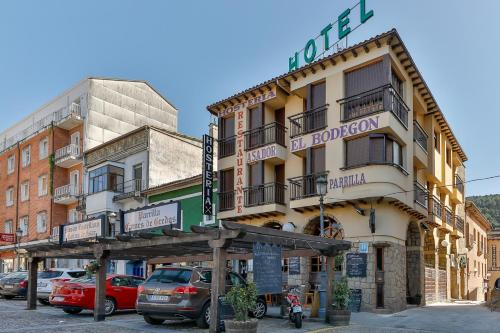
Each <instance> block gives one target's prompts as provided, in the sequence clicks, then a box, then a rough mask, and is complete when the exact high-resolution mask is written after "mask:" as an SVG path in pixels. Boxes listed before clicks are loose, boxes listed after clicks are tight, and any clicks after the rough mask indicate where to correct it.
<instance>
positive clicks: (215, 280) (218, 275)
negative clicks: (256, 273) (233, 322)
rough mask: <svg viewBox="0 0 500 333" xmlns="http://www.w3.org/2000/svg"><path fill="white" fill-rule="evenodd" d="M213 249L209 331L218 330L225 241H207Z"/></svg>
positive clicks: (215, 332)
mask: <svg viewBox="0 0 500 333" xmlns="http://www.w3.org/2000/svg"><path fill="white" fill-rule="evenodd" d="M209 244H210V247H212V249H213V252H214V254H213V268H212V285H211V292H210V328H209V333H219V332H220V321H219V317H220V308H219V296H221V295H223V294H224V291H225V288H226V258H227V252H226V247H227V246H226V242H225V240H213V241H210V242H209Z"/></svg>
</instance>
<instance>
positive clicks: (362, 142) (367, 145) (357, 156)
mask: <svg viewBox="0 0 500 333" xmlns="http://www.w3.org/2000/svg"><path fill="white" fill-rule="evenodd" d="M367 164H391V165H397V166H400V167H403V147H402V146H401V145H400V144H399V143H398V142H397V141H396V140H394V139H392V138H391V137H390V136H388V135H386V134H371V135H369V136H364V137H361V138H358V139H354V140H349V141H346V163H345V165H346V167H356V166H363V165H367Z"/></svg>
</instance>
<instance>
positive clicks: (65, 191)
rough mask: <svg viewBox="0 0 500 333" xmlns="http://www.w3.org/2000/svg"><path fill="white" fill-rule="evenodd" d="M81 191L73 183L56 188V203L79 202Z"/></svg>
mask: <svg viewBox="0 0 500 333" xmlns="http://www.w3.org/2000/svg"><path fill="white" fill-rule="evenodd" d="M79 195H80V191H79V190H78V188H77V187H76V186H75V185H73V184H68V185H64V186H61V187H58V188H56V189H55V190H54V203H56V204H61V205H70V204H73V203H76V202H78V196H79Z"/></svg>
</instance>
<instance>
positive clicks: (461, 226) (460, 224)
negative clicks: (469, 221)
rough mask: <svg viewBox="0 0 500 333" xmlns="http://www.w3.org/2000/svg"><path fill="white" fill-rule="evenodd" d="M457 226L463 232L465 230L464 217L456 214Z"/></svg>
mask: <svg viewBox="0 0 500 333" xmlns="http://www.w3.org/2000/svg"><path fill="white" fill-rule="evenodd" d="M455 226H456V228H457V229H458V230H460V231H461V232H462V233H463V232H464V219H463V218H461V217H460V216H455Z"/></svg>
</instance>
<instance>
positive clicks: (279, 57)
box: [0, 0, 500, 195]
mask: <svg viewBox="0 0 500 333" xmlns="http://www.w3.org/2000/svg"><path fill="white" fill-rule="evenodd" d="M356 2H358V0H336V1H332V0H329V1H323V0H322V1H312V0H308V1H305V0H303V1H297V0H273V1H269V0H253V1H251V2H249V1H236V0H227V1H222V0H221V1H219V0H211V1H202V0H199V1H190V0H182V1H181V0H177V1H174V0H164V1H152V0H149V1H148V0H142V1H132V0H119V1H118V0H106V1H102V0H98V1H91V0H85V1H83V0H80V1H76V0H73V1H62V0H60V1H55V0H44V1H35V0H34V1H23V0H15V1H14V0H11V1H9V0H2V1H1V2H0V131H3V130H4V129H6V128H8V127H10V126H11V125H12V124H14V123H15V122H16V121H18V120H20V119H22V118H23V117H25V116H26V115H28V114H29V113H31V112H33V111H34V110H36V109H37V108H38V107H40V106H42V105H43V104H44V103H46V102H48V101H49V100H51V99H52V98H54V97H56V96H57V95H59V94H60V93H62V92H63V91H64V90H66V89H67V88H69V87H71V86H73V85H74V84H76V83H77V82H79V81H80V80H82V79H83V78H85V77H88V76H101V77H117V78H125V79H139V80H146V81H148V82H150V83H151V84H152V85H153V86H154V87H155V88H156V89H157V90H159V91H160V92H161V93H162V94H163V95H164V96H166V97H167V98H168V99H169V100H170V101H171V102H172V103H173V104H174V105H175V106H176V107H177V108H178V109H179V110H180V111H179V120H178V123H179V131H180V132H182V133H185V134H188V135H193V136H196V137H201V135H202V134H203V133H205V132H207V130H208V123H209V121H210V116H209V113H208V112H207V111H206V106H207V105H209V104H211V103H213V102H216V101H218V100H220V99H222V98H225V97H228V96H230V95H232V94H234V93H236V92H239V91H241V90H243V89H246V88H249V87H251V86H253V85H255V84H258V83H261V82H263V81H265V80H268V79H270V78H272V77H274V76H276V75H280V74H283V73H285V72H286V71H288V58H289V57H290V56H291V55H292V54H293V53H294V52H295V51H298V50H300V49H302V48H303V47H304V45H305V43H306V42H307V40H308V39H309V38H313V37H315V36H316V35H318V34H319V32H320V31H321V29H322V28H323V27H324V26H326V25H327V24H328V23H329V22H334V21H336V19H337V17H338V15H339V14H340V13H342V12H343V11H344V10H345V9H346V8H348V7H352V6H353V5H354V4H355V3H356ZM366 6H367V9H373V11H374V16H373V18H372V19H370V20H369V21H368V22H366V24H364V25H363V26H361V27H360V28H359V29H357V30H356V31H355V32H353V33H352V35H351V36H350V37H349V43H350V45H352V44H353V43H356V42H359V41H362V40H365V39H367V38H370V37H372V36H374V35H376V34H379V33H382V32H385V31H388V30H390V29H392V28H396V29H397V30H398V32H399V33H400V35H401V37H402V39H403V41H404V43H405V44H406V46H407V48H408V49H409V51H410V53H411V55H412V57H413V59H414V60H415V62H416V64H417V66H418V68H419V70H420V72H421V73H422V75H423V77H424V79H425V80H426V82H427V84H428V85H429V87H430V89H431V91H432V93H433V95H434V97H435V98H436V100H437V102H438V104H439V106H440V108H441V109H442V111H443V112H444V114H445V117H446V119H447V120H448V122H449V124H450V125H451V127H452V130H453V132H454V134H455V136H456V137H457V139H458V141H459V142H460V144H461V145H462V147H463V149H464V150H465V152H466V154H467V156H468V158H469V160H468V162H467V163H466V168H467V169H466V175H467V179H469V180H471V179H476V178H482V177H487V176H493V175H500V148H499V141H500V136H499V131H500V128H499V124H500V112H499V111H500V110H499V105H500V103H498V101H496V98H500V84H499V80H498V79H499V78H500V65H499V61H498V60H499V59H500V56H499V53H500V20H499V18H498V13H500V1H497V0H489V1H487V0H475V1H468V0H457V1H436V0H419V1H411V2H410V1H401V0H366ZM466 191H467V195H477V194H492V193H500V178H497V179H492V180H488V181H478V182H472V183H469V184H467V185H466Z"/></svg>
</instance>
